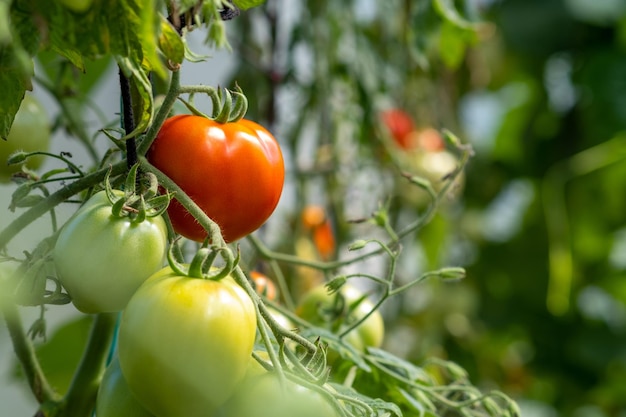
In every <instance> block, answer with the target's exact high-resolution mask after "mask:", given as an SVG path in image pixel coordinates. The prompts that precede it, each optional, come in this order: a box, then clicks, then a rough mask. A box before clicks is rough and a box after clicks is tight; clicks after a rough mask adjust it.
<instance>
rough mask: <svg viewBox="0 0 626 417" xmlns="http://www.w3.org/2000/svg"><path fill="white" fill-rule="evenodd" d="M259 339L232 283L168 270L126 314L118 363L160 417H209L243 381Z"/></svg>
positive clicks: (250, 311) (245, 299) (246, 302)
mask: <svg viewBox="0 0 626 417" xmlns="http://www.w3.org/2000/svg"><path fill="white" fill-rule="evenodd" d="M255 334H256V315H255V310H254V304H253V303H252V301H251V299H250V298H249V296H248V295H247V294H246V293H245V291H244V290H243V289H242V288H241V287H239V286H238V285H237V284H236V283H235V282H234V281H233V280H232V278H230V277H226V278H224V279H221V280H219V281H215V280H212V279H202V278H191V277H187V276H181V275H179V274H178V273H177V272H174V271H173V270H172V269H171V267H166V268H164V269H162V270H161V271H159V272H157V273H156V274H154V275H153V276H152V277H151V278H149V279H148V280H147V281H146V282H145V283H144V284H143V285H142V286H141V287H140V288H139V289H138V290H137V292H136V293H135V295H133V297H132V298H131V300H130V302H129V303H128V306H127V307H126V309H125V310H124V312H123V315H122V321H121V324H120V333H119V360H120V366H121V368H122V372H123V374H124V376H125V378H126V381H127V382H128V385H129V387H130V388H131V391H132V392H133V393H134V394H135V396H136V397H137V399H138V400H139V402H140V403H141V404H143V405H144V407H146V408H147V409H148V410H150V411H151V412H152V413H154V414H155V415H158V416H163V417H170V416H171V417H175V416H190V417H191V416H210V415H211V414H210V413H212V412H213V411H214V410H215V409H216V408H217V407H219V406H220V405H221V404H222V403H224V402H225V401H226V400H227V399H228V398H229V397H230V395H231V394H232V393H233V391H234V389H235V387H236V386H237V384H238V383H239V381H240V380H241V378H242V377H243V376H244V374H245V372H246V368H247V366H248V362H249V360H250V355H251V353H252V347H253V344H254V339H255Z"/></svg>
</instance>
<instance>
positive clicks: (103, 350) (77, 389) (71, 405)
mask: <svg viewBox="0 0 626 417" xmlns="http://www.w3.org/2000/svg"><path fill="white" fill-rule="evenodd" d="M116 320H117V314H116V313H102V314H98V315H96V317H95V319H94V322H93V324H92V325H91V331H90V333H89V339H88V341H87V347H86V348H85V351H84V353H83V357H82V358H81V361H80V364H79V365H78V369H77V370H76V372H75V373H74V378H73V379H72V383H71V384H70V388H69V390H68V391H67V394H66V395H65V399H64V403H65V407H64V413H63V415H65V416H72V417H83V416H84V417H88V416H89V415H91V412H92V410H93V408H94V405H95V402H96V394H97V393H98V387H99V386H100V380H101V379H102V374H103V373H104V369H105V367H106V361H107V356H108V353H109V347H110V346H111V341H112V340H113V332H114V330H115V322H116Z"/></svg>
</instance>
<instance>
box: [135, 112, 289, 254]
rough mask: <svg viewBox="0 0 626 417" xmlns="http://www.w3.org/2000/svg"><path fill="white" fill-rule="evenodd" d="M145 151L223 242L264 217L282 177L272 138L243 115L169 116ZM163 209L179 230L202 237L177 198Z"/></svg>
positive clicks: (273, 202)
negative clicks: (222, 119) (226, 118)
mask: <svg viewBox="0 0 626 417" xmlns="http://www.w3.org/2000/svg"><path fill="white" fill-rule="evenodd" d="M147 157H148V160H149V161H150V162H151V163H152V164H153V165H154V166H156V167H157V168H158V169H160V170H161V171H163V172H164V173H165V174H166V175H167V176H168V177H170V178H171V179H172V180H173V181H174V182H175V183H176V184H177V185H178V186H179V187H180V188H182V190H183V191H184V192H185V193H187V194H188V195H189V197H191V199H193V200H194V202H195V203H196V204H198V206H199V207H200V208H201V209H202V210H203V211H204V212H205V213H206V214H207V216H209V217H210V218H211V219H212V220H214V221H215V222H216V223H217V224H218V225H219V226H220V228H221V230H222V234H223V236H224V238H225V239H226V241H227V242H232V241H235V240H237V239H240V238H242V237H244V236H246V235H248V234H250V233H252V232H253V231H255V230H256V229H258V228H259V227H260V226H261V225H262V224H263V223H265V221H266V220H267V219H268V218H269V216H270V215H271V214H272V212H273V211H274V209H275V208H276V205H277V204H278V201H279V199H280V195H281V193H282V189H283V184H284V181H285V167H284V161H283V156H282V152H281V150H280V147H279V145H278V142H277V141H276V139H275V138H274V137H273V136H272V135H271V133H270V132H268V131H267V130H266V129H265V128H264V127H262V126H261V125H258V124H257V123H255V122H252V121H249V120H246V119H242V120H240V121H238V122H234V123H224V124H222V123H218V122H215V121H213V120H210V119H207V118H205V117H201V116H195V115H177V116H174V117H171V118H169V119H167V120H166V121H165V123H164V124H163V126H162V127H161V129H160V131H159V133H158V135H157V137H156V139H155V141H154V143H153V144H152V146H151V148H150V150H149V152H148V155H147ZM168 214H169V216H170V219H171V220H172V225H173V227H174V230H175V231H176V232H178V233H179V234H181V235H183V236H185V237H187V238H189V239H192V240H195V241H203V240H204V239H205V238H206V237H207V233H206V231H205V230H204V229H203V228H202V227H201V226H200V224H199V223H198V222H197V221H196V220H195V219H194V218H193V216H191V215H190V214H189V213H188V212H187V211H186V210H185V209H184V207H183V206H182V205H181V204H180V203H179V202H178V201H176V200H173V201H172V202H171V204H170V206H169V208H168Z"/></svg>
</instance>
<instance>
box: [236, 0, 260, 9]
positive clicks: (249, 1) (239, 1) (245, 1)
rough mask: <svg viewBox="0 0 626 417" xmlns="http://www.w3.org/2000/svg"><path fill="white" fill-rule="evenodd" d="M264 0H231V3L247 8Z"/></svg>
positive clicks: (258, 4)
mask: <svg viewBox="0 0 626 417" xmlns="http://www.w3.org/2000/svg"><path fill="white" fill-rule="evenodd" d="M263 3H265V0H233V4H234V5H235V6H237V7H238V8H240V9H241V10H247V9H250V8H252V7H256V6H260V5H261V4H263Z"/></svg>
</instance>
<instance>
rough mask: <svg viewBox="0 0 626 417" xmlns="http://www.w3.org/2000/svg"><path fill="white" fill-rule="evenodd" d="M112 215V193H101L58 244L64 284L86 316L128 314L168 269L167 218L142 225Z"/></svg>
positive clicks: (70, 222)
mask: <svg viewBox="0 0 626 417" xmlns="http://www.w3.org/2000/svg"><path fill="white" fill-rule="evenodd" d="M116 194H118V195H121V194H122V192H121V191H118V192H116ZM111 209H112V205H111V203H110V202H109V200H108V198H107V196H106V193H105V192H104V191H101V192H99V193H96V194H95V195H94V196H93V197H91V198H90V199H89V201H87V202H86V203H85V204H84V205H83V206H82V207H81V208H80V209H78V211H77V212H76V213H75V214H74V215H73V216H72V217H71V218H70V219H69V220H68V221H67V223H66V224H65V225H64V226H63V228H62V229H61V232H60V233H59V237H58V239H57V242H56V244H55V248H54V253H53V257H54V265H55V267H56V272H57V276H58V279H59V281H61V284H63V286H64V287H65V289H66V290H67V292H68V294H69V295H70V296H71V297H72V302H73V303H74V305H75V306H76V308H77V309H79V310H80V311H82V312H84V313H104V312H115V311H120V310H122V309H123V308H124V307H125V306H126V304H127V303H128V300H129V299H130V297H131V296H132V295H133V293H134V292H135V290H136V289H137V288H138V287H139V286H140V285H141V284H142V283H143V282H144V281H145V280H146V279H147V278H148V277H149V276H150V275H152V274H153V273H154V272H156V271H158V270H159V269H161V268H162V267H163V261H164V259H165V253H166V248H167V228H166V225H165V221H164V220H163V218H162V217H161V216H156V217H148V218H146V219H145V220H144V221H143V222H141V223H136V222H132V221H131V220H130V219H129V218H128V217H115V216H113V215H112V210H111Z"/></svg>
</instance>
